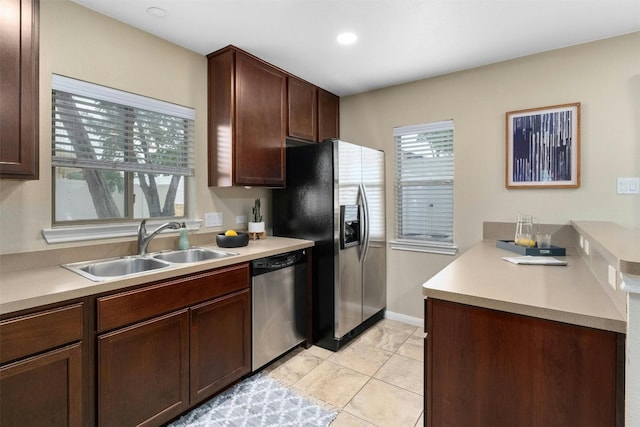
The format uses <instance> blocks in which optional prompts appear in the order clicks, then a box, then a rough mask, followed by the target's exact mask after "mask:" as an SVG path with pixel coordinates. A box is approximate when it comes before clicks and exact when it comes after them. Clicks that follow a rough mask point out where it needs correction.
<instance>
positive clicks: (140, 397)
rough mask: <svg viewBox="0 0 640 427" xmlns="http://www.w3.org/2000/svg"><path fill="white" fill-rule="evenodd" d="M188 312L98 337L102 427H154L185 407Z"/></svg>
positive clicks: (99, 397) (187, 370) (99, 401)
mask: <svg viewBox="0 0 640 427" xmlns="http://www.w3.org/2000/svg"><path fill="white" fill-rule="evenodd" d="M188 363H189V312H188V310H181V311H178V312H174V313H171V314H168V315H165V316H162V317H159V318H156V319H152V320H149V321H146V322H142V323H138V324H135V325H133V326H130V327H127V328H123V329H118V330H116V331H114V332H111V333H107V334H104V335H101V336H100V337H98V374H99V380H98V413H99V425H100V426H105V427H106V426H157V425H160V424H161V423H162V422H165V421H167V420H170V419H171V418H173V417H175V416H177V415H179V414H180V413H181V412H183V411H184V410H186V409H187V408H188V407H189V374H188V372H189V365H188Z"/></svg>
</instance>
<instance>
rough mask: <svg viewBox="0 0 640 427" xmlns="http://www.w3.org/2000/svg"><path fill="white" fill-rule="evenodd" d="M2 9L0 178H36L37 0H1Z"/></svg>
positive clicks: (0, 26) (0, 30)
mask: <svg viewBox="0 0 640 427" xmlns="http://www.w3.org/2000/svg"><path fill="white" fill-rule="evenodd" d="M2 9H3V13H2V14H0V178H10V179H38V172H39V170H38V154H39V152H38V45H39V0H3V1H2ZM4 9H6V10H4Z"/></svg>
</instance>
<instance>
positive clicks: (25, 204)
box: [0, 0, 640, 318]
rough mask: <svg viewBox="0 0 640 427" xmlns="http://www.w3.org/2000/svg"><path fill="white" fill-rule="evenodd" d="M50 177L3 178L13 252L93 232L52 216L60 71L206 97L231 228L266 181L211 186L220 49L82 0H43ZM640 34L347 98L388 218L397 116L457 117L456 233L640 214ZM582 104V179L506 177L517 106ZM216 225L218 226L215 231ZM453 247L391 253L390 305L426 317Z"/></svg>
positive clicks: (2, 236) (206, 196)
mask: <svg viewBox="0 0 640 427" xmlns="http://www.w3.org/2000/svg"><path fill="white" fill-rule="evenodd" d="M40 42H41V51H40V152H41V155H40V177H41V178H40V180H38V181H33V182H21V181H10V180H0V206H1V209H0V254H6V253H14V252H25V251H32V250H41V249H51V248H53V247H67V246H78V245H87V244H92V242H88V243H81V244H60V245H48V244H47V243H46V242H45V241H44V240H43V239H42V237H41V230H42V229H43V228H48V227H50V226H51V163H50V157H51V156H50V148H49V147H50V138H51V134H50V126H51V119H50V114H51V112H50V111H51V101H50V92H51V74H52V73H59V74H63V75H66V76H69V77H74V78H78V79H83V80H87V81H90V82H94V83H97V84H102V85H106V86H111V87H115V88H117V89H122V90H127V91H131V92H135V93H138V94H142V95H146V96H150V97H153V98H158V99H162V100H165V101H169V102H174V103H177V104H181V105H186V106H189V107H193V108H195V110H196V175H195V177H194V178H192V179H191V180H190V182H189V194H188V196H189V208H190V209H191V214H190V216H191V217H194V218H202V217H203V216H204V212H211V211H218V212H223V215H224V225H223V227H221V229H224V228H232V227H235V216H236V215H243V214H248V213H250V206H251V204H252V200H253V198H254V197H264V199H265V200H264V203H265V204H266V206H265V213H266V214H267V218H266V219H267V222H268V221H269V218H268V212H269V206H268V204H269V200H270V196H269V192H268V190H260V189H251V190H247V189H243V188H230V189H213V190H212V189H209V188H208V187H207V183H206V167H207V165H206V114H207V110H206V102H207V99H206V59H205V58H204V57H203V56H201V55H199V54H196V53H194V52H191V51H188V50H186V49H183V48H180V47H178V46H176V45H173V44H170V43H168V42H165V41H163V40H161V39H158V38H156V37H154V36H152V35H149V34H147V33H144V32H141V31H139V30H136V29H134V28H132V27H129V26H127V25H124V24H121V23H119V22H117V21H115V20H112V19H110V18H108V17H105V16H103V15H100V14H97V13H95V12H92V11H90V10H88V9H86V8H83V7H81V6H78V5H76V4H75V3H72V2H70V1H68V0H41V33H40ZM639 50H640V33H636V34H633V35H628V36H624V37H618V38H614V39H609V40H604V41H600V42H595V43H590V44H585V45H582V46H577V47H571V48H567V49H563V50H558V51H554V52H549V53H544V54H540V55H535V56H530V57H526V58H522V59H518V60H514V61H509V62H504V63H500V64H495V65H491V66H487V67H482V68H478V69H475V70H471V71H465V72H460V73H455V74H450V75H447V76H443V77H438V78H433V79H427V80H423V81H419V82H415V83H411V84H406V85H402V86H397V87H392V88H387V89H383V90H379V91H374V92H370V93H365V94H360V95H355V96H351V97H345V98H342V99H341V135H342V138H343V139H345V140H350V141H353V142H356V143H361V144H364V145H369V146H372V147H376V148H381V149H384V150H385V151H386V152H387V176H388V177H389V179H388V180H387V194H388V197H387V200H388V209H389V210H388V218H389V219H388V224H387V227H388V230H389V236H390V237H392V231H393V217H392V215H391V214H392V212H391V210H390V207H391V204H392V202H393V197H392V195H393V182H392V179H391V177H393V161H392V159H393V157H392V156H393V147H392V145H391V144H392V138H391V132H392V129H393V127H394V126H401V125H407V124H416V123H423V122H428V121H434V120H442V119H449V118H453V119H454V121H455V144H456V147H455V156H456V160H455V163H456V170H455V178H456V183H455V198H456V199H455V230H456V235H455V240H456V243H457V244H458V245H459V247H460V249H461V250H462V251H464V250H466V249H467V248H468V247H469V246H471V245H472V244H473V243H474V242H476V241H478V240H479V239H480V238H481V234H482V221H498V222H499V221H513V220H514V218H515V214H516V212H517V211H525V212H529V213H531V214H533V215H536V216H538V217H539V218H540V220H541V221H543V222H550V223H567V222H568V221H569V220H570V219H593V220H611V221H615V222H617V223H620V224H622V225H624V226H628V227H632V228H638V227H640V197H639V196H619V195H616V194H615V178H616V177H618V176H640V159H639V158H640V152H639V146H638V141H639V139H640V138H639V136H640V117H639V116H640V104H639V103H640V58H639V56H638V55H637V52H638V51H639ZM568 102H581V103H582V166H583V169H582V171H583V172H582V187H581V188H580V189H578V190H509V191H507V190H506V189H504V113H505V112H506V111H512V110H517V109H523V108H530V107H538V106H546V105H553V104H560V103H568ZM213 230H215V229H208V230H207V231H213ZM451 260H452V257H448V256H442V255H426V254H422V253H411V252H400V251H392V250H390V251H389V252H388V283H389V286H388V289H389V292H388V308H389V310H390V311H393V312H397V313H400V314H404V315H407V316H412V317H417V318H420V317H422V307H421V303H422V299H421V289H420V285H421V284H422V283H423V282H424V281H425V280H426V279H428V278H429V277H431V276H432V275H433V274H435V273H436V272H437V271H439V270H440V269H441V268H442V267H443V266H445V265H446V264H448V263H449V262H450V261H451Z"/></svg>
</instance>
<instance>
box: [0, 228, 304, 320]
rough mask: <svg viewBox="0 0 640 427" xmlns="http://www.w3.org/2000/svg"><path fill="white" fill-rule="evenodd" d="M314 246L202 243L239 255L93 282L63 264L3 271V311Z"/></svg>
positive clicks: (275, 241)
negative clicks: (230, 245)
mask: <svg viewBox="0 0 640 427" xmlns="http://www.w3.org/2000/svg"><path fill="white" fill-rule="evenodd" d="M313 245H314V243H313V242H312V241H309V240H302V239H291V238H285V237H273V236H268V237H267V238H266V239H262V240H251V241H250V242H249V244H248V245H247V246H244V247H239V248H218V247H217V246H216V245H198V246H199V247H205V248H207V247H208V248H212V249H220V250H223V251H227V252H234V253H237V255H234V256H230V257H227V258H220V259H215V260H211V261H203V262H198V263H192V264H182V265H179V264H178V265H175V266H171V267H168V268H164V269H160V270H152V271H149V272H146V273H144V274H140V275H134V276H130V277H126V278H118V279H111V280H105V281H101V282H93V281H91V280H89V279H86V278H84V277H82V276H80V275H78V274H76V273H74V272H71V271H69V270H67V269H66V268H64V267H62V266H60V265H55V266H49V267H39V268H34V269H24V270H20V271H10V272H4V271H3V272H1V273H0V314H7V313H12V312H16V311H20V310H25V309H30V308H35V307H39V306H44V305H47V304H52V303H57V302H62V301H67V300H72V299H75V298H82V297H86V296H90V295H96V294H100V293H103V292H109V291H114V290H119V289H124V288H127V287H131V286H136V285H141V284H145V283H150V282H155V281H159V280H167V279H171V278H174V277H178V276H183V275H187V274H193V273H198V272H201V271H205V270H210V269H214V268H220V267H226V266H229V265H233V264H239V263H243V262H248V261H251V260H254V259H257V258H262V257H265V256H270V255H275V254H279V253H284V252H289V251H294V250H298V249H305V248H310V247H312V246H313ZM25 256H28V255H25Z"/></svg>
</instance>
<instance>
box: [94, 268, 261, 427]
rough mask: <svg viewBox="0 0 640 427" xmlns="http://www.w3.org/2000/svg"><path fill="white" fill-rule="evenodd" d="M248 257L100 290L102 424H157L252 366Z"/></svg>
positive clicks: (100, 392)
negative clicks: (132, 285) (113, 289)
mask: <svg viewBox="0 0 640 427" xmlns="http://www.w3.org/2000/svg"><path fill="white" fill-rule="evenodd" d="M249 286H250V276H249V264H247V263H244V264H239V265H234V266H229V267H225V268H221V269H217V270H212V271H209V272H204V273H198V274H195V275H192V276H184V277H181V278H177V279H173V280H169V281H166V282H159V283H156V284H151V285H149V286H145V287H142V288H138V289H133V290H130V291H124V292H120V293H116V294H113V295H107V296H103V297H100V298H98V301H97V306H98V309H97V312H98V322H97V324H98V331H99V332H98V333H99V334H100V335H98V349H97V350H98V368H97V371H98V424H99V425H100V426H101V427H111V426H147V427H150V426H159V425H162V424H164V423H166V422H168V421H170V420H171V419H173V418H175V417H177V416H178V415H180V414H181V413H183V412H185V411H187V410H189V409H190V408H192V407H194V406H195V405H197V404H198V403H199V402H202V401H203V400H205V399H207V398H209V397H211V396H213V395H214V394H215V393H217V392H219V391H220V390H222V389H224V388H226V387H227V386H229V385H230V384H232V383H234V382H235V381H237V380H239V379H241V378H242V377H243V376H245V375H246V374H248V373H249V372H250V371H251V357H250V352H251V338H250V328H251V313H250V310H251V299H250V288H249Z"/></svg>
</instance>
